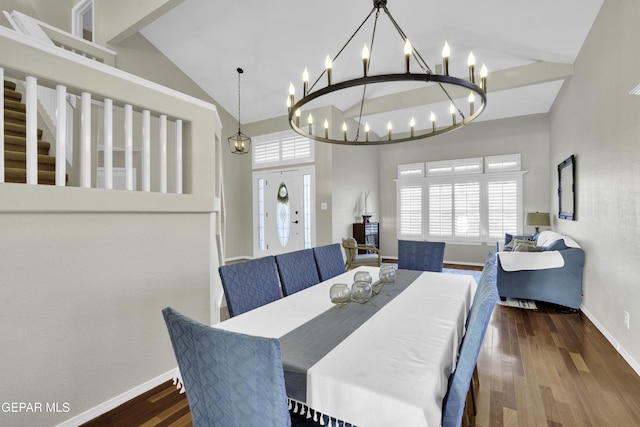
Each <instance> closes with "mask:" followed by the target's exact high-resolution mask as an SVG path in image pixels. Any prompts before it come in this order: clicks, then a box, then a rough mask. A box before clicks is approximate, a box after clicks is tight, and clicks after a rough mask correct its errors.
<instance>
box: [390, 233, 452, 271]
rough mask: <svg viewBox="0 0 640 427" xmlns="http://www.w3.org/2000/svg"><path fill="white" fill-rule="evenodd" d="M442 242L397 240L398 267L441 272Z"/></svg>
mask: <svg viewBox="0 0 640 427" xmlns="http://www.w3.org/2000/svg"><path fill="white" fill-rule="evenodd" d="M444 246H445V244H444V242H425V241H415V240H398V268H399V269H403V270H419V271H437V272H442V264H443V263H444Z"/></svg>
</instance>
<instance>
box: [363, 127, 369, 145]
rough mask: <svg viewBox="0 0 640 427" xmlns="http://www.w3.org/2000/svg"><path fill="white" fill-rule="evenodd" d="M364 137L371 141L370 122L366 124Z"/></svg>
mask: <svg viewBox="0 0 640 427" xmlns="http://www.w3.org/2000/svg"><path fill="white" fill-rule="evenodd" d="M364 139H365V141H367V142H369V123H365V124H364Z"/></svg>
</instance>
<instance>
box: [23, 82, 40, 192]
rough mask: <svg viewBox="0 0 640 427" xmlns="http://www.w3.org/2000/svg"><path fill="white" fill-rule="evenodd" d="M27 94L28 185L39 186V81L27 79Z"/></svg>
mask: <svg viewBox="0 0 640 427" xmlns="http://www.w3.org/2000/svg"><path fill="white" fill-rule="evenodd" d="M26 83H27V94H26V99H25V103H26V104H27V184H38V81H37V80H36V78H35V77H31V76H28V77H27V78H26Z"/></svg>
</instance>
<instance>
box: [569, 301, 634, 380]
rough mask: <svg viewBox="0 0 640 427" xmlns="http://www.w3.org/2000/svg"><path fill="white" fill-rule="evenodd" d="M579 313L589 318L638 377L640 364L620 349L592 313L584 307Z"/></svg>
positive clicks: (581, 307)
mask: <svg viewBox="0 0 640 427" xmlns="http://www.w3.org/2000/svg"><path fill="white" fill-rule="evenodd" d="M580 311H581V312H583V313H584V315H585V316H587V318H589V320H590V321H591V323H593V324H594V326H595V327H596V328H597V329H598V330H599V331H600V333H602V335H604V337H605V338H606V339H607V341H609V342H610V343H611V345H612V346H613V348H615V349H616V351H617V352H618V354H620V356H622V358H623V359H624V360H625V361H626V362H627V363H628V364H629V366H631V369H633V370H634V371H636V374H638V376H640V364H639V363H638V362H637V361H636V360H634V358H633V357H631V355H630V354H629V353H627V352H626V351H625V349H624V347H622V346H621V345H620V343H619V342H618V341H617V340H616V339H615V338H613V335H611V334H610V333H609V331H607V329H606V328H605V327H604V326H603V325H602V323H600V322H599V321H598V319H596V317H595V316H594V315H593V313H591V312H590V311H589V310H588V309H586V308H585V307H584V305H581V306H580Z"/></svg>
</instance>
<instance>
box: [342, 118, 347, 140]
mask: <svg viewBox="0 0 640 427" xmlns="http://www.w3.org/2000/svg"><path fill="white" fill-rule="evenodd" d="M342 133H343V134H344V140H345V141H346V140H347V124H346V123H345V122H342Z"/></svg>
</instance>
